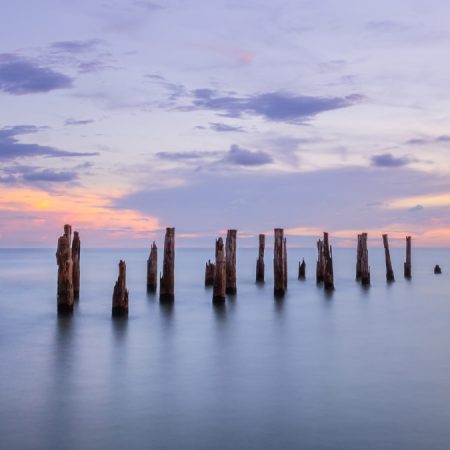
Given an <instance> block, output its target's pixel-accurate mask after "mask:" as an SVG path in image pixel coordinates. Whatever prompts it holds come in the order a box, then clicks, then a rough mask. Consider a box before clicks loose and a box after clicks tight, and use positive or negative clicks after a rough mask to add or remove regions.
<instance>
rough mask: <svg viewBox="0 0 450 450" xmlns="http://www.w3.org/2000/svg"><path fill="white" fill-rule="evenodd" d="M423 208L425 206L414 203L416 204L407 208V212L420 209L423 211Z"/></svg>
mask: <svg viewBox="0 0 450 450" xmlns="http://www.w3.org/2000/svg"><path fill="white" fill-rule="evenodd" d="M424 209H425V208H424V207H423V206H422V205H416V206H413V207H412V208H408V212H412V213H414V212H420V211H423V210H424Z"/></svg>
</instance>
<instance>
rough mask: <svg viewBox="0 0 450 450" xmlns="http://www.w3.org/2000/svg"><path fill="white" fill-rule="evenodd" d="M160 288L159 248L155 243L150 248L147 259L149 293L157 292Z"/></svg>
mask: <svg viewBox="0 0 450 450" xmlns="http://www.w3.org/2000/svg"><path fill="white" fill-rule="evenodd" d="M157 288H158V248H157V247H156V244H155V241H153V244H152V246H151V248H150V255H149V257H148V259H147V292H156V289H157Z"/></svg>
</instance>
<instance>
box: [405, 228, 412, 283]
mask: <svg viewBox="0 0 450 450" xmlns="http://www.w3.org/2000/svg"><path fill="white" fill-rule="evenodd" d="M404 271H405V278H411V236H406V261H405V264H404Z"/></svg>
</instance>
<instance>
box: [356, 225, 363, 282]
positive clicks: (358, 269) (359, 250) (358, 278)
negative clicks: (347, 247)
mask: <svg viewBox="0 0 450 450" xmlns="http://www.w3.org/2000/svg"><path fill="white" fill-rule="evenodd" d="M361 259H362V235H361V234H358V245H357V247H356V281H361V272H362V269H361Z"/></svg>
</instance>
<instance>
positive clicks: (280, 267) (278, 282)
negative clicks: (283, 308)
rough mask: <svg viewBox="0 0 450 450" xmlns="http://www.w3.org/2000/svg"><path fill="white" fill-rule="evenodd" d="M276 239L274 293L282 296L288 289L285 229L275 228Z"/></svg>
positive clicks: (274, 250) (274, 247) (274, 248)
mask: <svg viewBox="0 0 450 450" xmlns="http://www.w3.org/2000/svg"><path fill="white" fill-rule="evenodd" d="M274 233H275V239H274V246H273V275H274V276H273V279H274V288H273V293H274V295H275V296H276V297H282V296H283V295H284V293H285V291H286V272H285V271H286V261H285V258H286V241H285V239H284V230H283V229H282V228H275V230H274Z"/></svg>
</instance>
